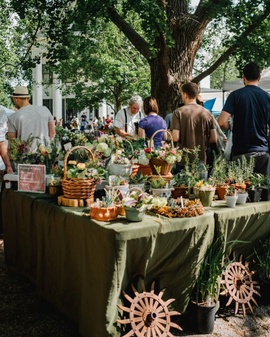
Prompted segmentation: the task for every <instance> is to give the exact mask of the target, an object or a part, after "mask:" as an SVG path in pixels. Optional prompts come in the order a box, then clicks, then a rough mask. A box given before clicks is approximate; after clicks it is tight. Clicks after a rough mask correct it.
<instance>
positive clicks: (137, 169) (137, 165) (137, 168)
mask: <svg viewBox="0 0 270 337" xmlns="http://www.w3.org/2000/svg"><path fill="white" fill-rule="evenodd" d="M139 167H140V165H139V164H134V165H132V170H131V175H130V177H131V178H133V177H134V176H135V175H136V174H137V173H138V172H139Z"/></svg>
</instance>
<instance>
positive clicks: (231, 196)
mask: <svg viewBox="0 0 270 337" xmlns="http://www.w3.org/2000/svg"><path fill="white" fill-rule="evenodd" d="M237 198H238V195H237V193H236V190H235V188H234V187H233V186H229V187H228V189H227V192H226V194H225V200H226V205H227V206H228V207H232V208H234V207H235V205H236V201H237Z"/></svg>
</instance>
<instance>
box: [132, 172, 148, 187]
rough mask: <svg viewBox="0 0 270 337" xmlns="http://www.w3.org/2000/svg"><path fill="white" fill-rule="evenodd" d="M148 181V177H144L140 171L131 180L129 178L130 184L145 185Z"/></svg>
mask: <svg viewBox="0 0 270 337" xmlns="http://www.w3.org/2000/svg"><path fill="white" fill-rule="evenodd" d="M147 179H148V176H144V175H143V173H142V171H139V172H138V173H137V174H135V175H134V176H133V177H132V178H129V183H130V184H142V183H145V182H146V181H147Z"/></svg>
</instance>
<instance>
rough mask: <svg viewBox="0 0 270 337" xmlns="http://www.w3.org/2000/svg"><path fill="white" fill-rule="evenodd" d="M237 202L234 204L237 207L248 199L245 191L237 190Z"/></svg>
mask: <svg viewBox="0 0 270 337" xmlns="http://www.w3.org/2000/svg"><path fill="white" fill-rule="evenodd" d="M236 193H237V200H236V203H237V204H239V205H242V204H245V203H246V202H247V198H248V192H247V191H246V190H245V189H241V188H239V189H238V190H237V191H236Z"/></svg>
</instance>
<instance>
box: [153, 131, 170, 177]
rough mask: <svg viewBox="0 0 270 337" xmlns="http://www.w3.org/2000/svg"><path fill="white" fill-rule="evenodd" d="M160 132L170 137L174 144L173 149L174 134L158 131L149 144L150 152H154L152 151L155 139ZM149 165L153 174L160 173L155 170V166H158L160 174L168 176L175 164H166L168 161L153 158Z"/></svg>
mask: <svg viewBox="0 0 270 337" xmlns="http://www.w3.org/2000/svg"><path fill="white" fill-rule="evenodd" d="M159 132H166V133H167V134H168V135H169V136H170V140H171V144H172V147H173V139H172V134H171V133H170V132H169V131H168V130H157V131H156V132H154V133H153V134H152V137H151V138H150V142H149V148H150V152H152V149H153V140H154V137H155V135H156V134H157V133H159ZM149 165H150V167H151V169H152V173H153V174H158V172H157V170H156V168H155V166H156V167H160V174H161V175H167V174H168V173H170V172H171V170H172V168H173V165H174V164H168V163H167V162H166V160H164V159H160V158H156V157H152V158H151V159H150V161H149Z"/></svg>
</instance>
